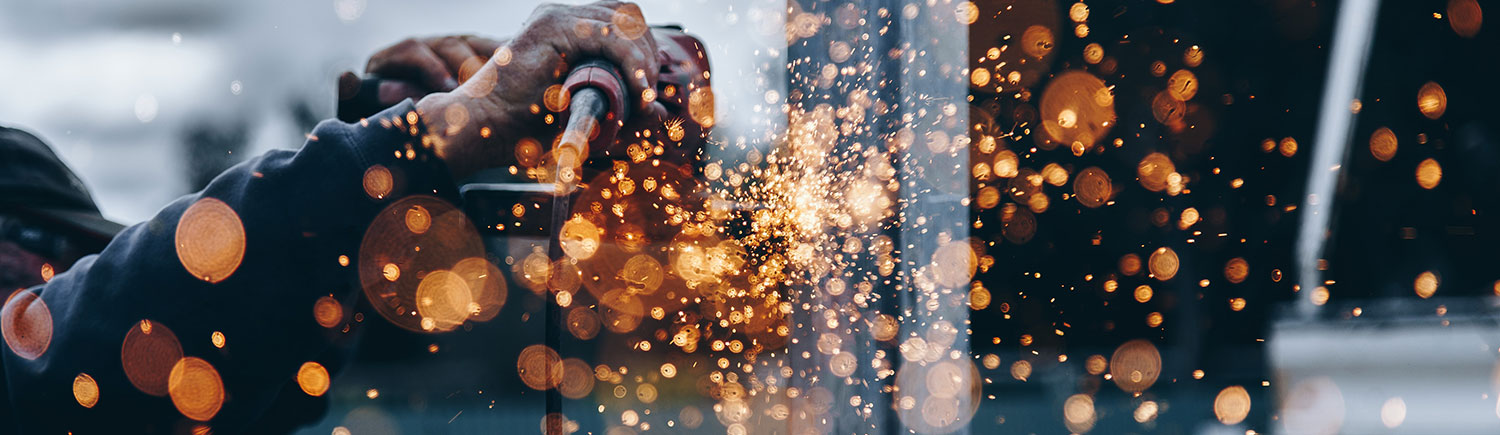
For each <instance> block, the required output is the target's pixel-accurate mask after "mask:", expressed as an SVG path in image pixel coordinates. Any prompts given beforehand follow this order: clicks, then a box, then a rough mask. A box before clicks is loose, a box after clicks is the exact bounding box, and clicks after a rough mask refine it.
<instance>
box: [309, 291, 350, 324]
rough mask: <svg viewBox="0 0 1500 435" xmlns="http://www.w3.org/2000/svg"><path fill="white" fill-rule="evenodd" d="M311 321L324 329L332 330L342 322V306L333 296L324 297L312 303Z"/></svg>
mask: <svg viewBox="0 0 1500 435" xmlns="http://www.w3.org/2000/svg"><path fill="white" fill-rule="evenodd" d="M313 320H317V321H318V325H319V326H322V327H324V328H332V327H335V326H338V325H339V322H342V321H343V320H344V305H343V304H340V303H339V301H338V300H337V299H334V298H333V296H324V297H321V298H318V301H317V302H313Z"/></svg>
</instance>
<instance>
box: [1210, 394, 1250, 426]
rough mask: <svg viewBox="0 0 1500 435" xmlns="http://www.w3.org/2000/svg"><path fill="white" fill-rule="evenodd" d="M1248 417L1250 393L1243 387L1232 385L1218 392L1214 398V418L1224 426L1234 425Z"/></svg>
mask: <svg viewBox="0 0 1500 435" xmlns="http://www.w3.org/2000/svg"><path fill="white" fill-rule="evenodd" d="M1249 415H1250V393H1249V392H1246V391H1245V387H1241V386H1239V385H1233V386H1229V387H1225V388H1224V389H1223V390H1221V391H1219V395H1218V396H1217V397H1215V398H1214V416H1215V417H1218V418H1219V422H1221V423H1224V424H1226V425H1236V424H1240V422H1242V421H1245V417H1246V416H1249Z"/></svg>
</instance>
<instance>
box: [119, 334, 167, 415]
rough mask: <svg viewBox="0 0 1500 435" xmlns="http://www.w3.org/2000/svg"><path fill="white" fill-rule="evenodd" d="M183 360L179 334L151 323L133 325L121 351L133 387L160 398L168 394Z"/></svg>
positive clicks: (121, 358) (121, 359)
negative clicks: (174, 371) (170, 378)
mask: <svg viewBox="0 0 1500 435" xmlns="http://www.w3.org/2000/svg"><path fill="white" fill-rule="evenodd" d="M179 359H182V345H181V344H180V343H178V341H177V335H175V334H173V333H172V330H171V329H167V327H166V325H162V324H160V323H157V322H153V321H150V320H142V321H140V322H138V323H136V324H135V325H132V326H131V328H130V331H128V332H126V333H125V342H124V344H123V345H122V346H121V348H120V362H121V364H122V366H123V367H124V369H125V376H126V377H127V378H129V379H130V384H131V385H134V386H135V388H136V389H138V390H141V392H142V393H146V394H150V395H152V396H157V397H160V396H165V395H167V393H168V388H167V383H168V382H167V380H168V379H167V378H168V376H169V375H170V374H171V372H172V366H173V365H174V364H176V363H177V360H179Z"/></svg>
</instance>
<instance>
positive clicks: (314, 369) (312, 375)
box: [297, 361, 331, 397]
mask: <svg viewBox="0 0 1500 435" xmlns="http://www.w3.org/2000/svg"><path fill="white" fill-rule="evenodd" d="M330 383H331V381H330V380H329V378H328V369H325V368H323V365H322V364H318V363H316V362H312V361H308V362H305V363H302V367H301V368H298V369H297V386H298V387H302V392H304V393H307V395H309V396H314V397H316V396H322V395H323V393H327V392H328V386H329V385H330Z"/></svg>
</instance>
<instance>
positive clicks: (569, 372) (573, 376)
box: [557, 358, 594, 399]
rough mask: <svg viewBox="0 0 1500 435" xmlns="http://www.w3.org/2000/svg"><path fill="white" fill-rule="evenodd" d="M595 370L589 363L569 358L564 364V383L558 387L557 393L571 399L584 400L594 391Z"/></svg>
mask: <svg viewBox="0 0 1500 435" xmlns="http://www.w3.org/2000/svg"><path fill="white" fill-rule="evenodd" d="M593 372H594V369H593V368H591V367H589V363H586V362H583V360H581V359H578V358H568V359H566V360H563V362H562V381H561V382H560V383H559V384H558V386H557V392H558V393H560V394H562V396H563V397H566V398H569V399H582V398H584V397H587V396H588V395H589V393H590V392H592V391H593V390H594V376H593Z"/></svg>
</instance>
